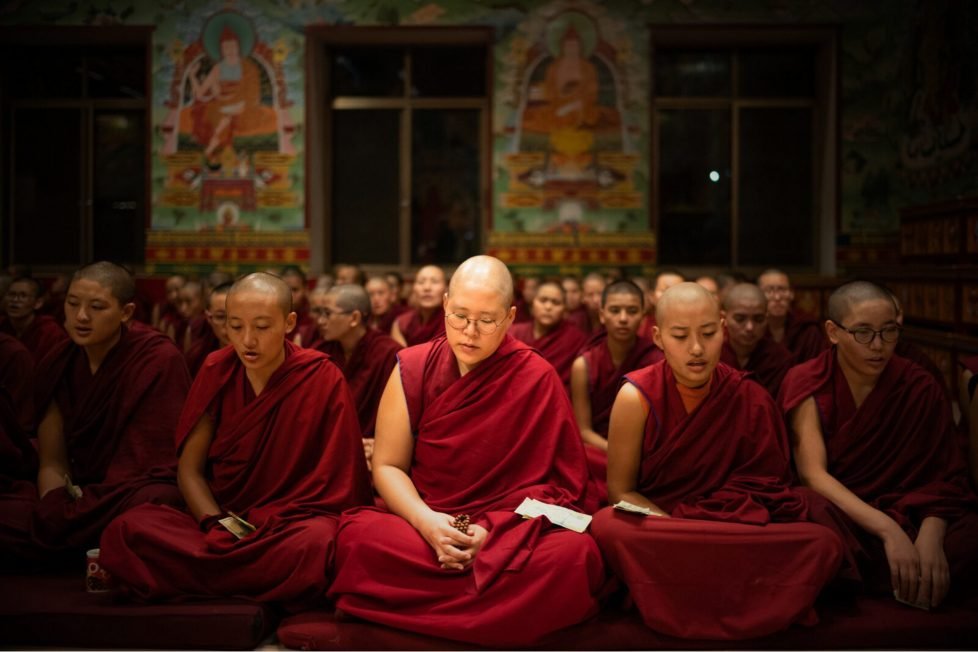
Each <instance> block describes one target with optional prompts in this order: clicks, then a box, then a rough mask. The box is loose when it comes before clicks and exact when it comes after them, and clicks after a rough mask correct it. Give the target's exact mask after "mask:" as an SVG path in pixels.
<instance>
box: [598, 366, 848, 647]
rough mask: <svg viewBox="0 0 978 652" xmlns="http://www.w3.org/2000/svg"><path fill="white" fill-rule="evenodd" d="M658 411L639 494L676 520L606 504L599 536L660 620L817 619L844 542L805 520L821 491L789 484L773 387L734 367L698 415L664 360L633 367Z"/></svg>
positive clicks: (734, 631)
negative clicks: (817, 600) (820, 595)
mask: <svg viewBox="0 0 978 652" xmlns="http://www.w3.org/2000/svg"><path fill="white" fill-rule="evenodd" d="M627 381H628V382H630V383H632V384H633V385H634V386H635V387H636V388H637V389H638V391H639V392H640V393H641V394H642V396H643V397H644V399H645V401H646V404H647V405H648V408H649V412H648V417H647V419H646V424H645V435H644V438H643V441H642V458H641V462H640V466H639V471H638V482H637V485H636V490H637V491H638V492H639V493H641V494H642V495H644V496H645V497H646V498H648V499H649V500H651V501H652V502H653V503H655V504H656V505H657V506H658V507H660V508H661V509H663V510H665V511H666V512H668V513H670V515H671V517H672V518H662V517H655V516H649V517H643V516H638V515H634V514H626V513H624V512H619V511H616V510H614V509H613V508H610V507H607V508H605V509H603V510H601V511H600V512H598V514H597V515H596V516H595V518H594V521H593V523H592V526H591V528H592V532H593V534H594V536H595V538H596V539H597V541H598V544H599V545H600V546H601V550H602V552H603V553H604V555H605V559H606V560H607V561H608V563H609V565H610V566H611V567H612V569H613V570H614V571H615V573H616V574H617V575H618V576H619V577H620V578H621V579H622V580H624V582H625V583H626V584H627V585H628V587H629V590H630V592H631V597H632V598H633V600H634V602H635V605H636V606H637V607H638V610H639V612H640V613H641V615H642V619H643V620H644V621H645V623H646V625H648V626H649V627H651V628H653V629H655V630H658V631H661V632H664V633H666V634H670V635H672V636H681V637H689V638H701V639H741V638H751V637H756V636H763V635H766V634H770V633H772V632H776V631H778V630H781V629H784V628H786V627H788V626H789V625H791V624H792V623H794V622H803V623H807V624H814V623H815V622H817V616H816V614H815V612H814V609H813V607H812V605H813V603H814V601H815V598H816V597H817V596H818V593H819V591H820V590H821V588H822V586H824V585H825V584H826V583H827V582H828V581H829V580H830V579H831V578H832V577H833V576H834V575H835V573H836V571H837V570H838V568H839V564H840V562H841V560H842V557H843V545H842V542H841V541H840V540H839V538H838V536H837V535H836V534H835V533H834V532H833V531H832V530H831V529H829V528H826V527H822V526H821V525H816V524H814V523H806V522H798V521H803V520H804V519H805V518H806V517H807V516H808V510H809V504H810V501H816V502H817V501H819V500H820V497H819V496H817V495H815V494H812V493H810V492H808V491H807V490H804V489H800V490H796V489H790V488H789V482H790V467H789V460H788V458H789V456H788V443H787V439H786V436H785V429H784V423H783V422H782V420H781V416H780V415H779V414H778V410H777V408H776V406H775V404H774V400H773V399H772V398H771V397H770V396H769V395H768V393H767V391H766V390H765V389H764V388H763V387H761V386H760V385H758V384H757V383H754V382H748V381H746V380H745V374H744V373H743V372H740V371H736V370H734V369H732V368H730V367H728V366H726V365H724V364H723V363H720V364H718V365H717V367H716V370H715V371H714V373H713V379H712V381H711V385H710V390H709V393H708V394H707V396H706V397H705V398H704V399H703V401H702V403H700V405H699V406H697V407H696V408H695V409H694V410H693V412H692V413H689V414H687V412H686V408H685V406H684V405H683V401H682V397H681V395H680V394H679V390H678V389H677V387H676V379H675V376H674V375H673V373H672V369H670V368H669V365H668V364H667V363H666V362H665V361H662V362H659V363H658V364H655V365H652V366H650V367H645V368H644V369H640V370H638V371H635V372H633V373H630V374H628V376H627Z"/></svg>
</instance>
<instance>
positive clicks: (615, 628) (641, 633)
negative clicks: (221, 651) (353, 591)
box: [278, 598, 978, 650]
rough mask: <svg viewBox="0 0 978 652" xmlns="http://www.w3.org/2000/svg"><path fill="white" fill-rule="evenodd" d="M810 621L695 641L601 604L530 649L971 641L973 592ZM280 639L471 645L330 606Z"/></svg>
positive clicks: (321, 643)
mask: <svg viewBox="0 0 978 652" xmlns="http://www.w3.org/2000/svg"><path fill="white" fill-rule="evenodd" d="M818 611H819V616H820V622H819V624H818V625H816V626H814V627H802V626H795V627H791V628H789V629H787V630H785V631H783V632H779V633H777V634H774V635H771V636H767V637H765V638H761V639H751V640H746V641H701V640H685V639H678V638H672V637H669V636H665V635H663V634H659V633H658V632H655V631H653V630H651V629H649V628H648V627H646V626H645V625H644V624H643V623H642V621H641V619H640V618H639V617H638V615H637V614H636V613H634V612H630V611H629V612H624V611H620V610H616V609H612V608H607V609H605V610H604V611H602V612H601V613H600V614H598V615H597V616H596V617H595V618H592V619H591V620H589V621H587V622H585V623H581V624H580V625H575V626H574V627H569V628H567V629H565V630H563V631H559V632H554V633H553V634H551V635H549V636H547V637H546V638H544V639H543V640H542V641H539V642H538V643H537V644H536V645H535V646H533V647H534V649H542V650H550V649H554V650H560V649H581V650H585V649H591V650H632V649H649V650H655V649H840V648H847V649H853V648H931V649H934V648H972V647H974V645H975V642H976V641H978V598H976V599H971V600H969V601H967V602H965V603H963V604H958V605H956V606H954V607H951V608H941V609H938V610H936V611H934V612H933V613H928V612H924V611H920V610H918V609H914V608H912V607H906V606H904V605H901V604H899V603H897V602H896V601H894V600H885V599H874V598H858V599H855V600H853V601H851V602H848V603H845V604H843V603H839V604H831V605H820V607H819V610H818ZM278 639H279V642H280V643H281V644H282V645H284V646H285V647H287V648H291V649H297V650H448V649H475V648H473V647H472V646H468V645H464V644H460V643H457V642H453V641H447V640H445V639H440V638H433V637H426V636H422V635H419V634H414V633H412V632H405V631H400V630H397V629H393V628H390V627H386V626H383V625H376V624H373V623H368V622H366V621H363V620H359V619H340V620H337V618H336V617H335V616H334V614H333V612H332V611H307V612H305V613H301V614H297V615H295V616H291V617H289V618H286V619H284V620H283V621H282V623H281V624H280V625H279V628H278Z"/></svg>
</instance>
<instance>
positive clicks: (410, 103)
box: [305, 25, 494, 273]
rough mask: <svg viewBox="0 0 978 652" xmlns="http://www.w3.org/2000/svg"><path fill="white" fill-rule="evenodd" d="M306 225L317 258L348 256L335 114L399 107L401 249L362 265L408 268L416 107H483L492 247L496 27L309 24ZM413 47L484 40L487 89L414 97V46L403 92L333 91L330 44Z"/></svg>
mask: <svg viewBox="0 0 978 652" xmlns="http://www.w3.org/2000/svg"><path fill="white" fill-rule="evenodd" d="M305 33H306V117H305V121H306V129H305V132H306V139H305V149H306V183H305V187H306V201H305V205H306V225H307V227H308V228H309V239H310V243H311V251H310V266H311V268H312V269H314V270H317V269H328V268H331V267H332V266H333V265H334V264H336V263H340V262H345V261H342V260H333V256H332V252H333V242H332V230H333V229H332V227H333V214H332V176H333V175H332V156H331V149H330V145H329V144H328V142H327V141H328V139H329V134H330V133H331V132H332V114H333V112H334V111H337V110H356V109H389V110H400V111H401V115H400V120H401V124H400V146H399V161H398V165H399V169H400V179H399V192H400V197H399V207H400V208H399V216H398V257H399V260H398V261H397V262H394V263H391V264H367V265H363V266H362V267H364V269H365V270H366V271H367V272H377V273H379V272H382V271H386V270H397V271H399V272H401V273H407V272H409V271H410V270H411V269H414V268H415V267H417V265H415V264H413V263H412V262H411V246H412V244H413V243H412V242H411V202H410V198H411V171H412V170H411V143H410V140H411V117H412V116H411V114H412V111H413V110H415V109H476V110H479V111H480V134H479V141H480V143H481V148H482V159H481V160H480V165H481V170H480V175H479V177H480V183H479V192H480V201H479V209H478V219H479V231H480V238H481V242H482V245H483V248H484V247H485V244H486V242H488V234H489V230H490V228H491V204H492V197H491V194H492V184H491V170H492V133H491V121H492V89H493V61H492V52H493V49H492V48H493V42H494V41H493V39H494V30H493V28H491V27H449V26H445V27H350V26H322V25H312V26H309V27H307V28H306V32H305ZM369 45H376V46H378V47H391V46H393V47H410V46H425V45H473V46H475V45H481V46H484V47H485V48H486V89H485V94H484V95H483V96H482V97H478V98H475V97H457V98H412V97H410V88H411V78H410V77H411V65H410V64H411V60H410V58H411V53H410V51H408V52H407V53H406V57H407V63H408V65H407V70H406V78H405V83H404V94H403V95H402V96H400V97H352V96H344V97H339V98H336V99H334V100H332V101H330V99H329V70H330V68H329V57H328V51H329V49H330V48H334V47H343V46H357V47H360V46H369Z"/></svg>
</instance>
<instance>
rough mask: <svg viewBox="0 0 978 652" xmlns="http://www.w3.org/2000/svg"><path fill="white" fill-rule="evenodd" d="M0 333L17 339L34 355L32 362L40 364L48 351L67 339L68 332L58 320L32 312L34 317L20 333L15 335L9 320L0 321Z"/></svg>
mask: <svg viewBox="0 0 978 652" xmlns="http://www.w3.org/2000/svg"><path fill="white" fill-rule="evenodd" d="M0 333H6V334H8V335H12V336H13V337H16V338H17V339H19V340H20V343H21V344H23V345H24V348H26V349H27V350H28V351H30V353H31V355H32V356H33V357H34V364H40V362H41V360H42V359H43V358H44V356H46V355H47V354H48V352H49V351H51V350H52V349H53V348H54V347H55V346H57V345H58V344H59V343H60V342H64V341H65V340H67V339H68V333H66V332H65V329H64V328H62V327H61V326H60V325H59V324H58V322H56V321H54V319H53V318H51V317H48V316H47V315H41V314H38V313H35V314H34V319H32V320H31V323H30V324H29V325H28V326H27V328H26V329H25V330H24V332H23V333H21V334H20V335H17V332H16V331H15V330H14V327H13V325H12V324H11V323H10V321H9V320H4V321H3V322H0Z"/></svg>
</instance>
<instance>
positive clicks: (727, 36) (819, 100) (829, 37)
mask: <svg viewBox="0 0 978 652" xmlns="http://www.w3.org/2000/svg"><path fill="white" fill-rule="evenodd" d="M839 30H840V28H839V26H838V25H823V24H813V25H810V26H791V27H788V26H781V25H744V26H730V25H702V26H678V25H674V24H652V25H649V34H650V38H649V41H650V44H649V52H650V59H649V61H650V63H649V124H650V141H651V147H650V165H649V168H650V171H651V174H650V188H651V193H650V197H649V218H650V222H651V224H650V226H651V227H652V228H653V230H654V232H655V234H656V242H657V243H659V246H660V249H661V243H662V241H661V238H660V232H661V226H662V219H661V215H660V214H659V190H660V189H659V165H658V164H659V160H660V146H659V131H658V130H659V121H658V111H659V110H660V109H680V108H681V109H692V110H695V109H718V108H722V109H729V110H730V111H731V123H730V128H731V134H730V138H731V151H730V165H731V177H732V181H731V188H730V192H731V196H730V203H731V206H730V228H731V242H730V254H731V263H730V267H732V268H735V269H738V270H740V271H742V272H744V273H746V274H748V275H756V274H758V273H760V272H762V271H763V270H764V267H763V266H755V265H751V266H741V265H739V264H738V255H739V252H738V244H739V243H738V231H739V200H740V187H739V184H740V176H739V167H740V161H739V157H740V148H739V145H740V143H739V140H740V124H739V116H740V110H741V109H744V108H764V107H778V108H792V107H799V108H808V107H811V108H812V109H813V111H812V114H813V115H812V119H813V125H812V128H813V143H812V144H813V147H812V156H813V161H812V175H813V179H812V199H813V207H812V210H813V226H812V232H811V233H810V237H811V238H812V244H813V252H812V253H813V265H811V266H797V267H792V266H789V265H783V266H782V267H783V268H784V269H785V271H787V272H793V273H802V274H814V273H818V274H822V275H829V276H831V275H834V274H835V271H836V260H835V249H836V233H837V232H838V230H839V224H840V215H841V182H840V177H841V166H840V151H841V147H840V143H841V126H840V125H841V121H840V119H839V118H840V113H839V101H840V98H841V86H840V84H841V74H840V65H841V64H840V61H839V40H840V39H839ZM797 45H811V46H813V47H815V48H816V55H815V95H814V98H813V99H809V98H770V99H769V98H750V99H742V98H740V97H738V94H737V81H738V57H733V69H732V72H731V75H732V83H733V84H734V86H733V88H732V93H731V95H730V96H729V97H687V98H677V97H665V98H657V97H656V94H655V87H654V84H655V55H656V50H657V49H659V48H662V49H697V48H702V49H704V50H708V49H730V50H736V49H738V48H764V47H771V48H776V47H778V46H797ZM821 109H824V111H823V110H821ZM677 264H678V265H680V266H682V267H683V269H684V270H687V272H688V273H694V274H707V273H714V272H716V271H717V269H716V268H715V267H712V266H698V265H683V264H682V262H679V263H677Z"/></svg>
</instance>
